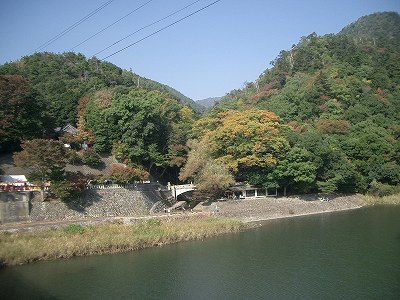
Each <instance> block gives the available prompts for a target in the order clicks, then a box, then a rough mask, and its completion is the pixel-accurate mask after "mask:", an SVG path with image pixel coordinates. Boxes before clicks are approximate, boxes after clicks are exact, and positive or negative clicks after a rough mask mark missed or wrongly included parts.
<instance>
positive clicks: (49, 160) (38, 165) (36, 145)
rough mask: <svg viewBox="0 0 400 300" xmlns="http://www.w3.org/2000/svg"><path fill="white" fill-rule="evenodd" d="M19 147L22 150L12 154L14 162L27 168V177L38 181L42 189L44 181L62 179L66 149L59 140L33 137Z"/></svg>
mask: <svg viewBox="0 0 400 300" xmlns="http://www.w3.org/2000/svg"><path fill="white" fill-rule="evenodd" d="M21 147H22V151H21V152H18V153H15V154H14V156H13V158H14V162H15V164H16V165H17V166H19V167H23V168H27V169H28V171H29V174H28V179H29V180H31V181H33V182H37V183H39V184H40V185H41V187H42V191H43V188H44V183H45V182H48V181H51V180H54V181H61V180H62V179H63V174H64V168H65V166H66V164H67V149H66V148H65V147H64V146H63V144H62V143H61V142H59V141H55V140H46V139H34V140H30V141H25V142H23V143H22V145H21ZM42 197H43V193H42Z"/></svg>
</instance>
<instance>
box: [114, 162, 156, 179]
mask: <svg viewBox="0 0 400 300" xmlns="http://www.w3.org/2000/svg"><path fill="white" fill-rule="evenodd" d="M148 178H149V173H147V172H146V171H145V170H143V169H140V168H132V167H127V166H123V165H117V164H113V165H112V166H111V170H110V179H112V180H114V181H115V182H117V183H132V182H134V181H143V180H147V179H148Z"/></svg>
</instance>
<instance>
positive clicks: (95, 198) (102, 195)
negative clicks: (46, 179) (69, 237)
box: [30, 187, 163, 221]
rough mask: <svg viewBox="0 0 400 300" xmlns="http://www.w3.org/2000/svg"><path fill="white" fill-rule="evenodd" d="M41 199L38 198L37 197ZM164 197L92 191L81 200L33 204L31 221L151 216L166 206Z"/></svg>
mask: <svg viewBox="0 0 400 300" xmlns="http://www.w3.org/2000/svg"><path fill="white" fill-rule="evenodd" d="M36 198H37V197H36ZM162 201H163V198H162V196H161V194H160V193H159V192H158V191H157V190H156V189H154V187H149V188H132V189H129V188H118V189H88V190H85V192H84V194H83V195H82V197H81V199H79V201H75V202H72V203H63V202H61V201H45V202H42V201H40V200H39V199H34V200H33V201H32V206H31V212H30V219H31V221H64V220H75V219H84V218H91V219H95V218H103V217H114V216H140V215H147V214H148V213H149V211H150V209H151V208H152V207H153V206H154V205H155V204H156V203H157V207H159V206H160V203H162Z"/></svg>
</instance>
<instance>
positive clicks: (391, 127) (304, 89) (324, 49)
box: [205, 13, 400, 194]
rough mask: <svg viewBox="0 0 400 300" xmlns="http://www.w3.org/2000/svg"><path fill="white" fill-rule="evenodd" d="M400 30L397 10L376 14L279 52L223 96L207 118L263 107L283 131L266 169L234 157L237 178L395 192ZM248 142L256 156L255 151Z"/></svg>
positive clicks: (304, 187) (399, 169) (399, 170)
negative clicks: (250, 79) (257, 73)
mask: <svg viewBox="0 0 400 300" xmlns="http://www.w3.org/2000/svg"><path fill="white" fill-rule="evenodd" d="M399 32H400V16H399V15H398V14H397V13H377V14H373V15H370V16H366V17H362V18H361V19H360V20H358V21H357V22H355V23H352V24H351V25H349V26H347V27H345V28H344V29H343V30H342V31H341V32H340V33H339V34H337V35H334V34H329V35H324V36H318V35H316V34H315V33H312V34H310V35H308V36H306V37H302V38H301V39H300V41H299V43H298V44H297V45H293V47H292V48H291V49H289V50H284V51H281V52H280V54H279V56H278V57H277V58H276V59H275V60H274V61H273V62H271V63H272V68H270V69H267V70H265V71H264V72H263V74H261V75H260V76H259V78H258V79H257V80H256V81H255V82H251V83H248V84H247V85H246V86H245V87H244V88H243V89H241V90H234V91H232V92H230V93H229V94H227V95H226V96H225V97H224V98H223V99H222V100H221V101H220V103H219V105H218V106H216V107H215V108H214V109H213V111H212V112H211V113H210V114H209V115H208V116H207V117H206V118H209V119H211V120H214V121H215V122H216V121H217V120H221V119H222V120H227V118H225V117H223V116H224V115H226V111H230V110H234V111H237V114H240V115H243V116H244V114H246V112H247V111H249V109H251V110H259V111H260V113H261V112H262V111H265V110H267V111H270V112H273V113H274V114H276V115H277V116H278V117H279V123H280V124H284V125H285V126H286V129H285V130H283V132H282V133H281V135H280V136H281V137H284V138H285V140H286V141H287V143H288V144H287V145H286V146H285V147H284V148H283V149H282V147H280V148H279V149H280V152H278V151H277V150H276V149H273V147H274V145H281V146H282V143H281V142H280V143H277V142H275V143H274V142H272V143H269V145H268V147H270V149H269V151H267V152H268V153H269V154H270V155H271V156H272V157H273V156H277V160H276V162H273V163H272V164H271V166H270V167H269V168H266V167H265V164H264V165H263V164H261V163H259V164H258V166H259V167H260V168H259V169H258V170H257V169H256V168H255V167H254V166H252V165H251V164H249V163H247V162H243V161H240V159H243V157H245V156H244V155H241V157H238V158H237V162H238V163H239V171H241V172H239V173H240V174H243V176H242V177H243V178H244V179H247V180H249V181H250V182H253V183H258V184H263V185H272V186H274V185H277V186H280V187H282V186H287V187H288V188H291V189H292V190H295V191H309V190H318V191H346V192H354V191H362V192H365V191H366V190H368V189H369V190H374V191H376V192H377V191H378V190H379V191H380V193H383V194H384V193H390V192H392V191H394V190H395V188H394V186H395V185H398V183H399V180H400V165H399V162H400V153H399V150H400V142H399V136H400V126H399V124H400V34H399ZM260 113H259V114H260ZM255 114H256V113H255ZM246 119H248V117H246ZM233 126H236V129H237V128H239V127H240V123H238V122H235V124H232V127H233ZM205 128H206V127H205ZM219 129H222V126H221V125H219V124H218V125H217V126H216V127H215V128H213V130H214V132H215V130H219ZM236 129H232V131H235V130H236ZM244 136H245V135H244V134H243V137H244ZM245 141H246V144H247V146H249V147H251V149H252V150H251V151H250V152H249V154H256V156H258V154H257V151H258V149H260V146H259V145H258V144H256V143H253V144H251V143H249V139H246V140H245ZM218 143H220V144H221V143H223V142H221V141H219V142H218ZM232 143H237V142H236V140H234V141H233V140H232ZM236 145H237V144H236ZM225 146H228V145H225ZM264 146H265V145H264ZM275 148H278V147H275ZM216 149H217V148H216ZM225 149H230V148H229V146H228V148H225ZM243 149H244V148H243V147H242V148H241V153H243ZM214 153H215V155H216V157H217V158H218V159H222V160H225V158H224V156H223V155H221V154H220V153H219V152H218V150H216V151H215V152H214ZM247 156H248V155H247ZM262 156H263V157H266V154H265V153H264V154H263V155H262ZM249 167H251V170H249ZM240 168H241V169H242V170H240Z"/></svg>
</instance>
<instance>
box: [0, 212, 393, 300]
mask: <svg viewBox="0 0 400 300" xmlns="http://www.w3.org/2000/svg"><path fill="white" fill-rule="evenodd" d="M263 225H264V226H261V227H257V228H254V229H251V230H248V231H246V232H242V233H239V234H230V235H225V236H219V237H216V238H213V239H208V240H203V241H193V242H185V243H179V244H175V245H170V246H166V247H162V248H153V249H146V250H142V251H137V252H131V253H125V254H114V255H103V256H92V257H80V258H75V259H70V260H63V261H52V262H38V263H34V264H31V265H25V266H18V267H9V268H5V269H2V270H0V298H1V299H400V206H396V207H391V206H385V207H379V206H378V207H367V208H362V209H357V210H351V211H345V212H335V213H327V214H319V215H310V216H302V217H295V218H288V219H279V220H270V221H266V222H265V223H263Z"/></svg>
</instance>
